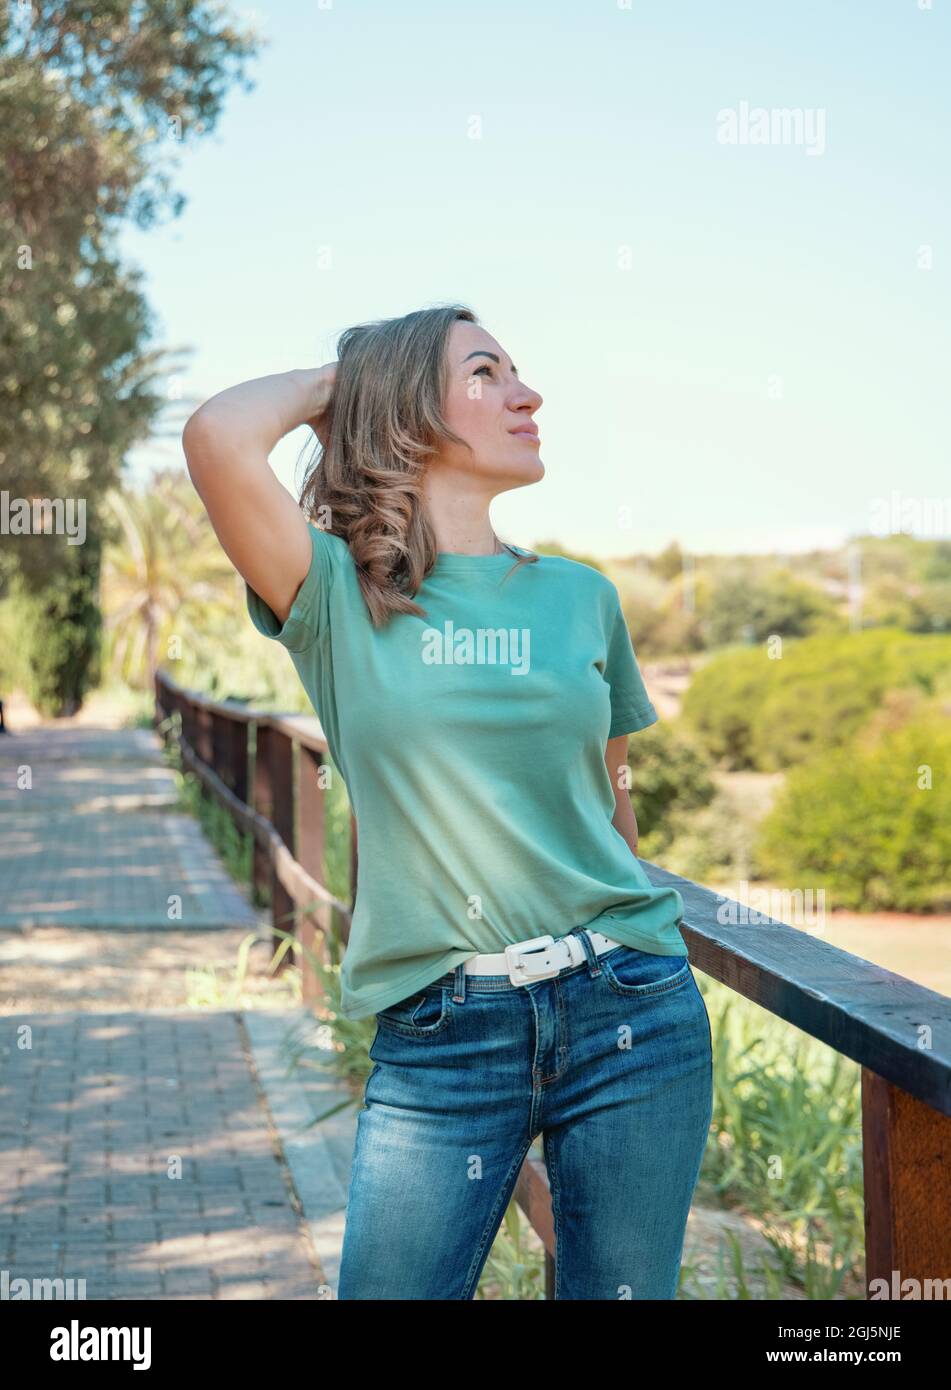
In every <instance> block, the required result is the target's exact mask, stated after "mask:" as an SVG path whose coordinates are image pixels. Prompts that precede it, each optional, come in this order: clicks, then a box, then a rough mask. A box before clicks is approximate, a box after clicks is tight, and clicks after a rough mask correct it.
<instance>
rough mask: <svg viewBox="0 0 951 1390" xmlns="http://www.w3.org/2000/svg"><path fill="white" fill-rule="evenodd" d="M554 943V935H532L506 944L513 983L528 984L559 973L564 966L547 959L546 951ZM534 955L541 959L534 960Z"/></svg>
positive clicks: (507, 960)
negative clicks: (549, 962)
mask: <svg viewBox="0 0 951 1390" xmlns="http://www.w3.org/2000/svg"><path fill="white" fill-rule="evenodd" d="M554 944H555V938H554V937H553V936H532V937H529V938H528V940H526V941H516V942H513V944H512V945H511V946H506V948H505V959H506V962H507V964H508V970H509V979H510V980H511V981H512V984H513V985H527V984H531V983H532V982H533V981H535V980H550V979H551V978H552V977H553V976H555V975H557V974H558V973H559V971H560V970H561V969H562V967H561V966H560V965H549V964H548V963H547V962H546V960H545V952H546V951H547V950H548V948H549V947H551V946H554ZM529 947H531V948H532V949H531V951H529V950H528V948H529ZM534 956H537V957H540V959H538V960H535V961H534V962H533V959H532V957H534Z"/></svg>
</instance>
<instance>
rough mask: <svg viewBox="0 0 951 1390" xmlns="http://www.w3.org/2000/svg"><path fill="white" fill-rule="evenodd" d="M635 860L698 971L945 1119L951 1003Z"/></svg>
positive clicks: (238, 708)
mask: <svg viewBox="0 0 951 1390" xmlns="http://www.w3.org/2000/svg"><path fill="white" fill-rule="evenodd" d="M159 675H160V677H161V680H162V682H163V683H164V684H165V685H166V686H167V687H168V688H169V689H170V690H173V691H174V692H175V693H176V694H178V695H181V696H185V697H186V698H187V699H189V700H190V701H192V702H193V703H194V704H195V705H196V706H198V707H200V708H203V709H206V710H209V711H210V712H213V713H219V714H224V715H227V716H228V717H230V718H238V719H241V720H243V721H246V722H249V723H250V722H254V723H259V724H260V723H266V724H267V725H268V726H269V727H271V728H274V729H277V730H279V731H281V732H282V733H284V734H286V735H287V736H289V737H291V738H294V739H295V740H297V741H298V742H300V743H302V744H303V745H305V746H307V747H310V748H313V749H315V750H317V751H320V752H326V751H327V741H326V738H325V737H324V735H323V731H322V730H320V721H319V720H318V719H316V718H315V717H312V716H310V715H294V714H274V713H269V712H267V711H264V710H256V709H252V708H249V707H248V706H246V705H233V704H232V703H231V702H229V701H216V700H212V699H210V698H209V697H208V696H205V695H201V694H199V693H197V692H195V691H191V690H186V689H185V688H184V687H183V686H180V685H178V684H177V682H175V681H173V680H172V679H171V678H170V677H169V676H167V675H166V674H165V672H160V673H159ZM318 730H319V731H320V732H317V731H318ZM641 864H642V865H643V867H644V870H645V872H646V873H647V876H648V878H649V879H650V880H651V882H652V883H653V884H654V885H656V886H657V887H668V886H670V887H674V888H676V889H677V890H678V891H679V892H680V894H681V896H682V898H683V900H684V922H683V933H684V937H685V940H686V941H687V945H688V947H689V948H690V958H691V961H692V963H693V964H695V965H696V966H697V968H698V969H700V970H702V971H703V972H704V973H705V974H707V975H710V976H712V977H713V978H714V979H716V980H720V981H721V983H723V984H725V985H726V986H727V987H728V988H729V989H732V990H734V991H735V992H736V993H737V994H742V995H744V996H745V997H746V998H747V999H750V1000H752V1001H753V1003H755V1004H759V1005H760V1006H761V1007H762V1008H764V1009H766V1010H767V1011H768V1012H769V1013H773V1014H775V1015H776V1016H777V1017H779V1018H782V1019H785V1020H786V1022H787V1023H791V1024H792V1025H793V1026H794V1027H796V1028H798V1029H799V1030H800V1031H801V1032H803V1033H807V1034H809V1036H810V1037H813V1038H816V1039H817V1040H818V1041H820V1042H823V1043H826V1044H827V1045H828V1046H829V1047H832V1048H833V1049H834V1050H835V1051H837V1052H841V1053H843V1054H844V1055H845V1056H847V1057H850V1058H851V1059H852V1060H853V1061H854V1062H857V1063H859V1064H860V1065H861V1066H864V1067H868V1068H869V1069H870V1070H872V1071H874V1072H876V1073H877V1074H878V1075H879V1076H882V1077H884V1078H885V1079H886V1080H888V1081H891V1082H893V1083H894V1084H895V1085H896V1086H900V1087H901V1089H902V1090H903V1091H907V1092H908V1094H909V1095H913V1096H915V1097H917V1099H919V1100H922V1101H924V1102H925V1104H927V1105H930V1106H932V1107H933V1108H934V1109H935V1110H939V1111H941V1113H942V1114H945V1115H951V999H949V998H947V996H945V995H943V994H939V993H937V991H935V990H931V989H928V988H927V986H925V985H920V984H918V983H916V982H915V981H914V980H909V979H908V978H907V977H906V976H904V975H898V974H896V973H895V972H894V971H891V970H887V969H886V968H885V967H884V966H881V965H875V964H874V963H873V962H872V961H869V960H866V959H865V958H864V957H862V956H856V955H853V954H851V953H850V952H849V951H844V950H843V949H842V948H841V947H839V946H834V945H832V943H831V942H828V941H822V940H820V939H819V938H818V937H816V936H813V935H811V934H810V933H809V932H808V931H805V930H802V929H801V928H799V927H792V926H790V925H789V924H788V923H787V922H782V921H779V920H777V919H775V918H772V917H766V916H764V915H763V914H761V913H757V914H756V915H757V916H758V917H760V919H761V920H759V921H757V922H755V923H754V924H751V925H737V926H732V925H724V924H723V922H722V920H721V917H722V915H723V913H724V910H725V911H726V912H730V911H735V912H736V913H738V914H742V913H747V914H748V913H749V912H750V911H751V909H750V908H748V907H746V906H745V905H744V904H743V903H741V902H739V901H737V900H735V899H732V898H727V897H725V896H723V895H721V894H718V893H716V892H714V891H713V890H712V889H710V888H705V887H704V886H703V885H702V884H699V883H695V882H694V881H693V880H692V879H688V878H681V877H680V875H678V874H674V873H671V872H670V871H669V870H667V869H663V868H661V867H660V866H659V865H657V864H653V863H651V861H650V860H647V859H641ZM922 1030H926V1031H924V1032H923V1031H922ZM923 1040H924V1041H926V1042H927V1044H928V1045H927V1046H922V1041H923Z"/></svg>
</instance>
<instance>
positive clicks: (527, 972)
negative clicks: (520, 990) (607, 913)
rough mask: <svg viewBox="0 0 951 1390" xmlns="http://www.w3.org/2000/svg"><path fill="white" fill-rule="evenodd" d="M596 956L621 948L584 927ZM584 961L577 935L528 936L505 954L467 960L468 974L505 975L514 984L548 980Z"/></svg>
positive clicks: (513, 945)
mask: <svg viewBox="0 0 951 1390" xmlns="http://www.w3.org/2000/svg"><path fill="white" fill-rule="evenodd" d="M586 931H587V934H588V936H589V937H590V939H591V944H592V946H593V947H594V953H595V955H596V956H602V955H604V952H605V951H612V950H613V949H614V948H615V946H623V945H624V943H623V941H615V940H613V938H612V937H610V936H605V935H604V933H603V932H599V931H592V930H591V928H586ZM585 960H587V956H586V954H585V949H584V947H583V946H582V944H581V942H580V941H579V939H578V934H577V932H575V933H574V934H569V935H568V936H560V937H559V938H558V940H557V941H556V940H555V938H554V937H553V936H531V937H529V938H528V939H527V940H526V941H516V942H514V943H513V944H512V945H511V946H506V948H505V950H504V951H486V952H483V953H480V954H479V955H477V956H471V957H470V958H469V960H467V961H466V974H467V975H508V977H509V979H510V980H511V981H512V984H513V985H530V984H533V983H534V981H535V980H550V979H551V978H552V976H553V975H557V974H558V972H559V971H560V970H564V968H565V966H567V965H580V964H581V963H582V961H585Z"/></svg>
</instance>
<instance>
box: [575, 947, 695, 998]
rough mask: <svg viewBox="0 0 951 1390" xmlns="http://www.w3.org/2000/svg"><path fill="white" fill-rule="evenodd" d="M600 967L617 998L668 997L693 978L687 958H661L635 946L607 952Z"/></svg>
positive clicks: (601, 959)
mask: <svg viewBox="0 0 951 1390" xmlns="http://www.w3.org/2000/svg"><path fill="white" fill-rule="evenodd" d="M598 963H599V965H600V966H601V969H602V971H603V972H604V978H605V979H606V980H607V982H608V984H609V985H610V986H611V988H612V989H613V990H614V992H615V993H616V994H627V995H648V994H666V993H667V992H668V991H669V990H673V989H680V988H681V986H683V985H685V984H687V982H688V981H689V980H691V979H692V978H693V976H692V974H691V971H690V961H689V960H688V959H687V957H686V956H658V955H655V954H654V953H653V952H652V951H639V950H637V948H636V947H634V946H622V947H620V949H618V950H614V951H607V952H606V953H605V954H604V955H603V956H600V957H599V959H598Z"/></svg>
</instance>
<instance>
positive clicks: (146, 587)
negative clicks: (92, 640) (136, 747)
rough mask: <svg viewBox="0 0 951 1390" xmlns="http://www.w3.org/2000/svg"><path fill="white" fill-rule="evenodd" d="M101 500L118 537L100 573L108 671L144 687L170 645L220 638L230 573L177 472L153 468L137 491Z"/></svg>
mask: <svg viewBox="0 0 951 1390" xmlns="http://www.w3.org/2000/svg"><path fill="white" fill-rule="evenodd" d="M107 503H108V505H109V507H110V509H111V510H112V513H113V515H114V516H115V517H116V520H117V521H118V523H119V528H120V533H121V540H119V541H116V542H113V543H111V544H109V545H108V546H107V548H106V551H105V554H104V556H103V569H102V607H103V621H104V625H105V629H106V632H107V633H109V634H110V635H111V638H112V644H111V645H112V669H113V672H114V674H115V675H117V676H118V677H120V678H121V679H123V680H125V681H126V682H127V683H128V684H129V685H130V686H132V687H134V688H136V689H143V690H144V689H149V688H150V687H151V684H152V682H153V680H154V678H155V672H156V670H157V668H158V666H159V664H160V662H161V660H162V659H163V658H164V657H165V656H166V655H167V654H168V653H169V651H170V644H171V643H172V642H174V641H177V642H179V643H180V644H184V643H195V644H197V643H200V642H202V641H203V640H208V641H209V642H210V641H211V640H213V638H214V636H215V635H217V634H220V629H221V626H222V621H223V619H224V618H225V617H226V615H227V614H229V613H231V614H233V611H234V597H235V585H236V575H235V572H234V570H233V569H232V567H231V564H230V562H229V561H228V557H227V556H226V555H225V553H224V551H223V550H222V548H221V545H220V544H219V542H218V539H217V537H216V536H215V533H214V531H213V529H212V526H211V523H210V522H209V520H208V516H207V513H206V512H205V509H204V507H203V506H202V503H201V499H200V498H199V497H198V494H197V493H196V491H195V489H194V486H193V485H192V482H191V480H190V479H189V477H188V475H187V473H186V472H185V470H184V469H181V468H164V469H161V470H160V471H158V472H156V473H154V474H153V475H152V477H151V478H150V479H149V480H148V482H147V483H145V485H144V486H142V487H141V488H139V489H137V490H131V489H122V490H119V489H113V490H112V491H111V492H110V493H109V494H108V497H107ZM179 654H180V653H179Z"/></svg>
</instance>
